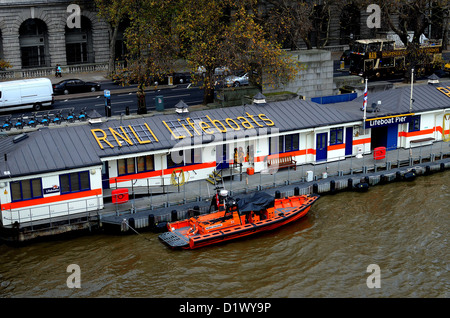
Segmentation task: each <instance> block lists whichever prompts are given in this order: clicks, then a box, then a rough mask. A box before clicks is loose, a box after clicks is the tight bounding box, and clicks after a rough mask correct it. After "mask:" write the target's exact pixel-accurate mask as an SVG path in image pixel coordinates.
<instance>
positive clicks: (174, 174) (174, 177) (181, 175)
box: [170, 168, 186, 186]
mask: <svg viewBox="0 0 450 318" xmlns="http://www.w3.org/2000/svg"><path fill="white" fill-rule="evenodd" d="M177 172H178V173H179V176H178V177H177ZM177 179H178V180H177ZM180 179H181V181H180ZM170 181H171V183H172V184H173V185H174V186H181V185H183V184H184V183H185V182H186V179H185V175H184V171H183V169H181V168H178V169H173V171H172V175H171V177H170Z"/></svg>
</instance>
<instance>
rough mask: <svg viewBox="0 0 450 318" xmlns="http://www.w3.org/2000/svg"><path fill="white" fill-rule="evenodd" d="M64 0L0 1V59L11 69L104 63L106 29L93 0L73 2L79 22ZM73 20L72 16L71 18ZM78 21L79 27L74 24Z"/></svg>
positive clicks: (107, 33)
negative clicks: (69, 25)
mask: <svg viewBox="0 0 450 318" xmlns="http://www.w3.org/2000/svg"><path fill="white" fill-rule="evenodd" d="M72 2H73V1H67V0H34V1H30V0H14V2H12V1H10V0H0V58H1V59H4V60H6V61H8V62H9V63H10V64H11V65H12V69H13V70H17V69H25V68H42V67H55V66H56V65H57V64H60V65H64V66H65V65H70V64H80V63H107V62H108V59H109V49H108V47H109V29H108V25H107V24H106V23H105V21H103V20H102V19H100V18H99V17H98V15H97V13H96V12H95V8H94V7H93V4H92V3H93V1H77V2H76V3H77V4H79V7H80V9H81V10H80V15H79V20H74V19H70V21H71V22H75V23H76V26H80V28H78V27H73V28H69V27H68V24H67V21H68V18H69V17H70V16H71V15H77V13H76V11H75V10H69V12H68V6H69V5H70V4H71V3H72ZM73 17H74V16H73ZM78 21H79V22H80V23H79V24H78V23H77V22H78Z"/></svg>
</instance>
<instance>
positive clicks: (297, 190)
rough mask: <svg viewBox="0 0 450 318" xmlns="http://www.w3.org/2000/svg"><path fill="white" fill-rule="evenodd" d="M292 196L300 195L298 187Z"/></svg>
mask: <svg viewBox="0 0 450 318" xmlns="http://www.w3.org/2000/svg"><path fill="white" fill-rule="evenodd" d="M294 195H295V196H297V195H300V189H299V188H298V187H295V188H294Z"/></svg>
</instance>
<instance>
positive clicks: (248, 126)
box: [0, 82, 450, 230]
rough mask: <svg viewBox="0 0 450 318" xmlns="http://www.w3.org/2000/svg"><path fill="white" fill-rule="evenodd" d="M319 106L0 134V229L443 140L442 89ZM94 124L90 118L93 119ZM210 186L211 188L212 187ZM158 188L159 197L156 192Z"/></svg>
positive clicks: (446, 90)
mask: <svg viewBox="0 0 450 318" xmlns="http://www.w3.org/2000/svg"><path fill="white" fill-rule="evenodd" d="M411 95H412V94H411V87H410V86H405V87H403V88H397V89H391V90H387V91H382V92H375V93H370V94H369V95H368V98H367V104H366V105H367V106H366V109H365V111H363V110H362V106H363V100H364V96H360V97H357V98H356V99H354V100H352V101H347V102H342V103H334V104H318V103H314V102H312V101H308V100H302V99H293V100H287V101H279V102H267V101H266V100H265V97H264V96H263V95H262V94H257V95H256V96H255V97H254V100H253V102H252V103H251V104H247V105H242V106H236V107H226V108H215V109H203V110H197V111H192V110H190V109H189V108H188V107H187V106H186V105H184V104H183V103H182V102H181V101H180V103H179V104H178V105H177V108H176V111H175V110H173V112H172V113H164V114H161V113H157V114H148V115H139V116H121V117H118V118H113V117H108V118H90V120H89V121H87V122H84V123H73V124H67V125H54V126H53V125H49V126H47V127H44V126H37V127H36V128H35V129H31V128H29V129H28V128H24V129H22V130H20V131H18V132H16V133H15V134H14V129H11V131H9V132H8V133H6V132H3V133H1V135H0V152H1V153H0V204H1V227H2V228H3V229H4V230H9V229H19V228H20V229H24V228H27V227H33V228H37V227H38V225H45V224H48V223H51V222H53V223H55V224H56V222H55V220H65V221H67V220H75V219H82V218H83V217H86V215H98V214H101V213H102V211H104V209H105V204H106V202H108V203H111V198H112V201H113V203H114V202H116V203H120V201H121V200H126V199H127V198H128V196H129V195H130V192H129V191H131V190H130V189H132V191H135V190H136V189H139V188H140V187H142V188H145V189H149V188H151V189H152V193H163V191H162V189H164V187H165V186H167V185H171V184H174V183H173V181H174V180H175V181H176V182H178V183H180V179H181V178H182V179H183V180H181V182H182V183H184V184H185V185H187V186H189V184H190V183H192V184H194V182H195V181H204V182H207V179H209V178H210V176H211V175H213V176H214V175H217V174H221V173H222V174H224V172H227V171H229V170H230V169H235V168H236V167H238V171H239V173H240V174H248V175H253V174H258V173H260V174H273V173H275V172H277V170H279V171H281V169H285V168H287V169H298V167H299V166H302V165H307V164H308V165H311V164H312V165H320V164H323V163H330V162H334V161H345V160H346V159H347V158H353V157H356V156H363V155H370V154H372V153H373V152H374V151H375V150H380V149H381V150H382V151H387V152H389V151H392V150H394V149H399V148H404V149H411V148H414V147H421V146H424V145H430V144H433V143H435V142H439V141H448V140H449V136H450V82H448V83H442V82H441V83H437V84H426V85H415V86H414V92H413V97H412V98H411ZM92 117H94V116H92ZM212 187H213V186H212ZM158 189H160V190H161V191H159V192H158Z"/></svg>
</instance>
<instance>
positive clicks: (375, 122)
mask: <svg viewBox="0 0 450 318" xmlns="http://www.w3.org/2000/svg"><path fill="white" fill-rule="evenodd" d="M412 115H414V114H413V113H411V114H403V115H394V116H385V117H378V118H370V119H366V128H377V127H383V126H391V125H399V124H406V123H409V122H410V121H411V116H412Z"/></svg>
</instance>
